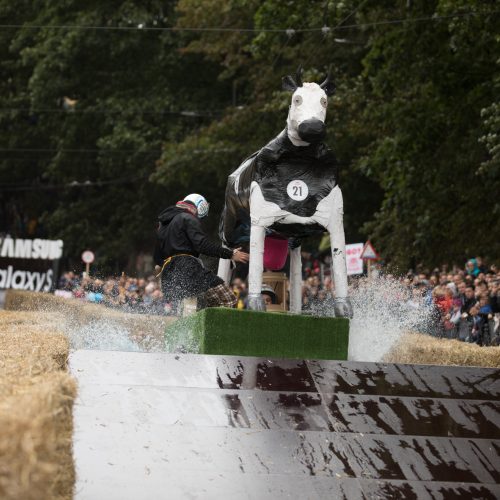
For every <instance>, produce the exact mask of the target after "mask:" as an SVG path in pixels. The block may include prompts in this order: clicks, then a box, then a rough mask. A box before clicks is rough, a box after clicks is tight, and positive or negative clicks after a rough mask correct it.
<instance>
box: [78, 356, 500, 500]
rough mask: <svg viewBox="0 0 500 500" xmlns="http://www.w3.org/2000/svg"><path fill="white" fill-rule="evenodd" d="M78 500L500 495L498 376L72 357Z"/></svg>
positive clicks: (252, 361)
mask: <svg viewBox="0 0 500 500" xmlns="http://www.w3.org/2000/svg"><path fill="white" fill-rule="evenodd" d="M70 367H71V371H72V373H73V374H74V375H75V376H76V377H77V379H78V383H79V396H78V400H77V405H76V407H75V410H74V414H75V415H74V418H75V434H74V455H75V461H76V467H77V485H76V495H75V498H77V499H93V498H107V499H112V498H117V499H118V498H119V499H127V498H131V499H132V498H134V499H135V498H141V499H149V498H151V499H157V498H252V499H253V498H255V499H257V498H258V499H261V498H347V499H351V498H353V499H357V498H360V499H361V498H397V499H406V498H408V499H413V498H415V499H422V498H423V499H426V498H429V499H434V498H443V499H449V498H492V499H493V498H500V487H499V483H500V457H499V451H500V403H499V395H500V394H499V393H500V370H495V369H484V368H481V369H480V368H455V367H436V366H433V367H431V366H413V365H390V364H378V363H354V362H336V361H297V360H268V359H260V358H242V357H234V356H227V357H219V356H202V355H189V354H185V355H174V354H163V353H133V352H112V351H76V352H74V353H73V354H72V356H71V359H70Z"/></svg>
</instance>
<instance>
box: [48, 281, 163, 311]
mask: <svg viewBox="0 0 500 500" xmlns="http://www.w3.org/2000/svg"><path fill="white" fill-rule="evenodd" d="M55 293H56V295H59V296H62V297H66V298H70V297H71V298H76V299H81V300H86V301H88V302H94V303H98V304H104V305H106V306H109V307H114V308H119V309H121V310H123V311H125V312H133V313H149V314H169V313H170V307H169V304H166V303H165V301H164V300H163V294H162V292H161V290H160V286H159V281H158V280H157V279H156V278H155V277H154V276H149V277H148V278H133V277H131V276H126V275H125V274H122V275H121V276H120V277H118V278H116V277H108V278H105V279H101V278H98V277H91V276H88V275H85V274H83V275H81V276H80V275H77V274H75V273H74V272H73V271H68V272H66V273H64V274H63V275H62V276H61V278H60V279H59V283H58V288H57V290H56V292H55Z"/></svg>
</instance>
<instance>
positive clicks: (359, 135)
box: [0, 0, 500, 270]
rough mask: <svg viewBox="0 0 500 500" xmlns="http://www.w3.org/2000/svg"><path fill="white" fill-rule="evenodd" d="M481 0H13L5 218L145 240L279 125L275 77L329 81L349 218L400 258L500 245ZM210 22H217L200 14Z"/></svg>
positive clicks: (218, 194)
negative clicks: (169, 209) (165, 212)
mask: <svg viewBox="0 0 500 500" xmlns="http://www.w3.org/2000/svg"><path fill="white" fill-rule="evenodd" d="M499 14H500V12H498V10H495V2H493V1H479V0H459V1H451V0H433V1H429V2H411V1H410V2H408V1H406V0H405V1H402V0H401V1H396V0H383V1H375V0H367V1H362V0H344V1H342V2H335V1H315V2H311V1H310V0H290V1H287V2H283V1H281V0H227V1H224V2H221V1H219V0H178V1H174V2H161V1H157V0H150V1H147V2H138V1H131V0H129V1H125V2H118V1H112V2H104V3H103V2H90V3H89V2H85V3H82V2H76V1H75V0H66V1H65V2H58V1H55V0H41V1H39V2H36V3H33V2H28V1H27V0H21V1H19V2H16V3H14V4H13V3H12V2H7V1H6V0H0V25H1V26H0V55H1V59H0V75H1V79H0V90H1V92H0V134H1V138H2V141H1V146H0V153H1V156H0V196H1V203H0V211H1V212H2V227H0V231H3V232H7V231H8V232H10V233H11V234H14V235H15V234H19V235H25V234H43V235H46V236H48V237H53V238H62V239H64V241H65V247H66V252H67V255H68V256H69V257H71V258H74V259H75V260H77V259H78V256H79V254H80V253H81V251H82V250H83V249H85V248H87V247H88V248H92V249H93V250H95V251H96V252H97V254H98V257H99V259H100V262H101V263H107V264H108V265H110V266H112V267H114V268H115V269H116V270H118V269H122V268H123V267H124V266H127V265H128V266H132V265H133V259H134V257H135V256H136V255H137V254H138V253H139V252H151V248H152V245H153V240H154V227H155V218H156V214H157V213H159V211H160V210H161V209H162V208H163V207H164V206H165V205H166V204H169V203H174V202H175V201H177V200H178V199H179V198H180V197H181V196H183V195H185V194H187V193H189V192H202V193H203V194H204V195H205V196H206V197H207V198H208V199H209V200H210V201H211V202H212V216H211V228H212V230H214V229H215V227H216V225H217V218H218V214H219V213H220V210H221V208H222V203H223V192H224V188H225V181H226V177H227V175H228V174H229V173H230V172H231V171H232V170H234V169H235V168H236V167H237V166H238V165H239V164H240V163H241V161H242V160H243V159H244V158H245V157H246V156H248V155H249V154H251V153H252V152H254V151H255V150H257V149H258V148H260V147H262V146H263V145H264V144H266V143H267V142H268V141H269V140H270V139H272V138H273V137H274V136H275V135H276V134H277V133H279V132H280V131H281V130H282V129H283V128H284V127H285V121H286V114H287V108H288V104H289V99H290V95H289V94H288V93H286V92H284V91H282V90H281V77H282V76H284V75H285V74H288V73H291V72H293V71H295V69H296V67H297V66H298V65H299V64H302V66H303V67H304V69H305V74H304V79H305V80H310V81H320V80H321V79H323V78H324V76H325V74H326V71H327V70H328V68H329V67H331V68H332V74H333V76H334V78H335V81H336V86H337V92H336V95H335V96H334V97H333V98H331V99H330V102H329V108H328V116H327V129H328V137H327V142H328V143H329V144H330V145H331V147H332V148H333V149H334V151H335V153H336V155H337V158H338V160H339V164H340V171H341V175H340V185H341V188H342V190H343V192H344V199H345V228H346V236H347V240H348V241H351V242H355V241H362V240H363V239H366V238H371V239H372V241H373V243H374V244H375V246H376V247H377V250H379V251H380V252H381V254H382V255H383V257H384V258H385V259H386V261H387V262H390V263H392V264H393V265H394V266H398V267H399V268H401V269H405V268H406V267H408V266H415V265H417V264H419V263H423V264H425V265H436V264H439V263H441V262H446V261H449V262H453V261H457V262H461V261H462V260H463V259H464V258H465V257H467V256H471V255H477V254H480V255H484V256H486V257H490V258H493V259H494V258H498V255H499V253H500V252H499V250H500V247H499V245H500V243H499V237H498V235H499V234H500V223H499V221H500V217H499V215H500V201H499V200H500V198H499V196H498V193H499V192H500V189H499V188H500V176H499V170H500V168H499V151H500V144H499V139H498V137H499V126H500V111H499V108H500V106H499V104H498V96H499V87H500V77H499V64H500V59H498V54H499V53H500V52H499V50H498V49H499V42H500V38H499V35H498V33H497V30H496V27H497V26H498V19H499ZM207 28H209V29H207Z"/></svg>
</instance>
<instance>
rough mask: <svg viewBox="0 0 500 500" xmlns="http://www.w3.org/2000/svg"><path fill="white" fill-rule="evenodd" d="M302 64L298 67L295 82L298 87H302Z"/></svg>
mask: <svg viewBox="0 0 500 500" xmlns="http://www.w3.org/2000/svg"><path fill="white" fill-rule="evenodd" d="M302 71H303V70H302V64H300V65H299V67H298V68H297V72H296V73H295V83H296V84H297V87H302Z"/></svg>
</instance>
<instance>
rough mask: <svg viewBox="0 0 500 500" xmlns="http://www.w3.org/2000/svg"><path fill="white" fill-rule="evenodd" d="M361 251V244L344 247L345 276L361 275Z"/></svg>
mask: <svg viewBox="0 0 500 500" xmlns="http://www.w3.org/2000/svg"><path fill="white" fill-rule="evenodd" d="M362 251H363V243H352V244H351V245H346V246H345V253H346V263H347V276H352V275H353V274H363V260H362V259H361V252H362Z"/></svg>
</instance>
